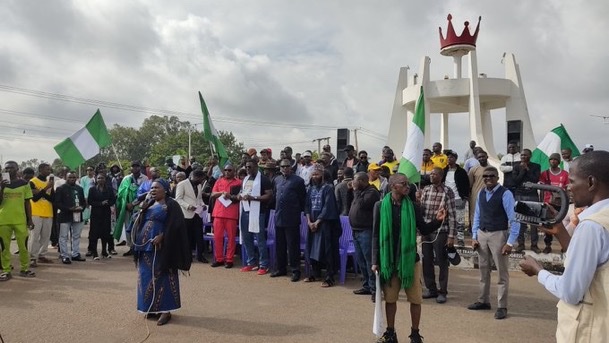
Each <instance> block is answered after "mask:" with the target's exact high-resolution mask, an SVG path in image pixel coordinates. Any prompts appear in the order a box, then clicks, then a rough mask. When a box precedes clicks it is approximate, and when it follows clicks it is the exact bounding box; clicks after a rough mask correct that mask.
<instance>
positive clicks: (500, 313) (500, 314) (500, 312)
mask: <svg viewBox="0 0 609 343" xmlns="http://www.w3.org/2000/svg"><path fill="white" fill-rule="evenodd" d="M505 317H507V308H505V307H500V308H498V309H497V312H495V319H505Z"/></svg>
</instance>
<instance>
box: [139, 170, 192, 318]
mask: <svg viewBox="0 0 609 343" xmlns="http://www.w3.org/2000/svg"><path fill="white" fill-rule="evenodd" d="M168 192H169V183H168V182H167V181H165V180H163V179H158V180H157V181H155V182H153V184H152V186H151V189H150V193H151V198H150V201H149V202H146V203H145V204H144V205H143V206H142V209H141V213H140V214H139V216H138V219H137V220H136V221H135V222H134V224H133V228H132V231H131V236H132V242H133V246H134V260H135V264H136V267H137V271H138V281H137V309H138V311H139V312H140V313H145V314H146V316H147V317H148V318H158V321H157V325H165V324H167V323H168V322H169V321H170V319H171V312H170V311H175V310H177V309H179V308H180V307H181V299H180V282H179V277H178V270H183V271H188V270H189V269H190V264H191V262H192V256H191V254H190V244H189V242H188V234H187V232H186V230H185V224H184V215H183V214H182V210H181V209H180V205H179V204H178V203H177V202H176V201H175V200H173V199H171V198H170V197H168V196H167V194H168Z"/></svg>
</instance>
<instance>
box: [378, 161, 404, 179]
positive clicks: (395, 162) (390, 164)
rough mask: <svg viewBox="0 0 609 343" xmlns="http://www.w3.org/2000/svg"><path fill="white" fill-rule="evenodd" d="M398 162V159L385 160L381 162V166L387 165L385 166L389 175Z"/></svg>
mask: <svg viewBox="0 0 609 343" xmlns="http://www.w3.org/2000/svg"><path fill="white" fill-rule="evenodd" d="M399 163H400V161H398V160H395V161H393V162H385V163H383V164H381V165H382V166H387V168H389V175H393V168H395V166H397V165H398V164H399Z"/></svg>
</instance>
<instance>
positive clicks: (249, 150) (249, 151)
mask: <svg viewBox="0 0 609 343" xmlns="http://www.w3.org/2000/svg"><path fill="white" fill-rule="evenodd" d="M247 154H248V155H250V156H254V155H256V149H254V148H249V149H247Z"/></svg>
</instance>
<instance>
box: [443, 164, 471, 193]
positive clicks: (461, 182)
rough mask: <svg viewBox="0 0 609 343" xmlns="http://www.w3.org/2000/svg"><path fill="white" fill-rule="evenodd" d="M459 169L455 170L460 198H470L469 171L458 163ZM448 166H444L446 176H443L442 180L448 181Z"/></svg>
mask: <svg viewBox="0 0 609 343" xmlns="http://www.w3.org/2000/svg"><path fill="white" fill-rule="evenodd" d="M455 166H456V167H457V170H455V183H456V184H457V192H459V198H461V199H467V198H469V192H470V188H469V177H467V172H466V171H465V169H463V168H461V166H460V165H458V164H456V165H455ZM448 168H449V167H448V166H446V168H444V176H443V177H442V182H446V174H448Z"/></svg>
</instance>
